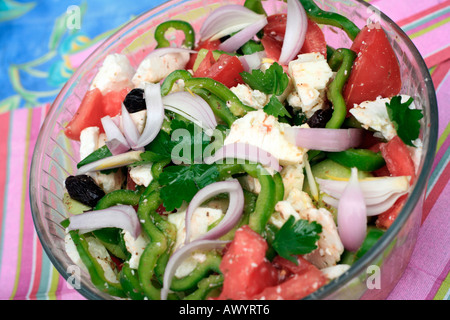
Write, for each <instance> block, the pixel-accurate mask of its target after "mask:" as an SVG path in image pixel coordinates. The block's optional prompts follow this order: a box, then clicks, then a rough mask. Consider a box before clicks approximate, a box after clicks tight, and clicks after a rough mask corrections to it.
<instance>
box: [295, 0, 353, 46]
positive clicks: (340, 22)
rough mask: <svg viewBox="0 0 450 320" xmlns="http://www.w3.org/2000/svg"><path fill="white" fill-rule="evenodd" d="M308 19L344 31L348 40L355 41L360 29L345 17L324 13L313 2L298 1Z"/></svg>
mask: <svg viewBox="0 0 450 320" xmlns="http://www.w3.org/2000/svg"><path fill="white" fill-rule="evenodd" d="M299 1H300V2H301V4H302V5H303V8H305V11H306V14H307V15H308V18H310V19H311V20H312V21H314V22H316V23H318V24H326V25H330V26H334V27H338V28H340V29H342V30H344V31H345V32H346V33H347V35H348V36H349V38H350V39H352V40H355V38H356V36H357V35H358V33H359V31H360V29H359V28H358V27H357V26H356V25H355V24H354V23H353V22H352V21H351V20H350V19H348V18H347V17H344V16H343V15H340V14H338V13H335V12H330V11H324V10H322V9H321V8H319V6H318V5H317V4H316V3H315V2H314V1H313V0H299Z"/></svg>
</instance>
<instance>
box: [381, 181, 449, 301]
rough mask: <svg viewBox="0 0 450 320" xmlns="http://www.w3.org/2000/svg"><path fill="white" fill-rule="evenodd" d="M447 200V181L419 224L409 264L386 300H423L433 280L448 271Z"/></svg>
mask: <svg viewBox="0 0 450 320" xmlns="http://www.w3.org/2000/svg"><path fill="white" fill-rule="evenodd" d="M448 199H450V188H449V184H447V187H446V188H445V189H444V191H443V193H442V194H441V197H440V198H439V199H438V200H437V201H436V203H435V205H434V207H433V209H432V210H431V212H430V214H429V216H428V218H427V219H426V220H425V222H424V224H423V225H422V227H421V229H420V231H419V236H418V238H417V243H416V246H415V248H414V251H413V254H412V257H411V260H410V262H409V264H408V267H407V268H406V270H405V273H404V274H403V276H402V278H401V279H400V281H399V282H398V283H397V286H396V287H395V288H394V290H393V291H392V292H391V294H390V295H389V297H388V299H389V300H425V299H426V298H427V297H428V296H429V294H430V292H431V291H432V289H433V288H435V283H436V282H442V280H443V279H442V276H443V275H444V276H443V277H444V278H445V276H446V275H447V274H448V272H449V271H450V270H449V269H448V267H449V265H448V261H449V260H450V251H449V249H448V244H449V243H450V233H449V231H448V230H450V219H448V214H447V208H448Z"/></svg>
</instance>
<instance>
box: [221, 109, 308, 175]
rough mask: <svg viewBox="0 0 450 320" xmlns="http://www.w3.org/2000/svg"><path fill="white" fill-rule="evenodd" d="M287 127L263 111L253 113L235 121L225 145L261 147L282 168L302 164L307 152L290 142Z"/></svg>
mask: <svg viewBox="0 0 450 320" xmlns="http://www.w3.org/2000/svg"><path fill="white" fill-rule="evenodd" d="M286 127H289V125H288V124H285V123H280V122H278V120H277V119H276V118H275V117H273V116H270V115H268V114H266V113H265V112H264V111H263V110H257V111H251V112H249V113H247V114H246V115H245V116H243V117H242V118H239V119H237V120H236V121H234V123H233V124H232V125H231V130H230V133H229V134H228V136H227V137H226V138H225V141H224V144H225V145H227V144H232V143H237V142H240V143H247V144H249V145H253V146H256V147H259V148H261V149H262V150H264V151H267V152H269V153H271V154H272V155H273V156H274V157H275V158H277V159H278V161H279V163H280V165H282V166H285V165H294V164H299V163H302V161H303V156H304V154H305V153H306V152H307V150H306V149H303V148H300V147H297V146H296V145H294V144H292V143H291V142H289V141H288V139H287V138H286V137H285V134H284V130H285V128H286Z"/></svg>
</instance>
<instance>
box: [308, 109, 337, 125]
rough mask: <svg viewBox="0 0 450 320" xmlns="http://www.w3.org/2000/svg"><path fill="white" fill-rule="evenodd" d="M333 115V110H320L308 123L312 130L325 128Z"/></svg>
mask: <svg viewBox="0 0 450 320" xmlns="http://www.w3.org/2000/svg"><path fill="white" fill-rule="evenodd" d="M332 115H333V109H331V108H327V109H319V110H317V111H316V112H314V114H313V115H312V117H311V118H309V119H308V121H307V123H308V126H309V127H310V128H325V125H326V124H327V122H328V121H330V119H331V116H332Z"/></svg>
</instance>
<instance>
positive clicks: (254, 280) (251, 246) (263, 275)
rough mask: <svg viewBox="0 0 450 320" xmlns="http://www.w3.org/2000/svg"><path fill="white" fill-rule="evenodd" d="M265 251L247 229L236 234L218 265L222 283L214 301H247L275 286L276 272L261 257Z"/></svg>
mask: <svg viewBox="0 0 450 320" xmlns="http://www.w3.org/2000/svg"><path fill="white" fill-rule="evenodd" d="M267 248H268V245H267V242H266V241H265V240H264V238H262V237H261V236H260V235H259V234H258V233H256V232H255V231H253V230H252V229H250V227H249V226H248V225H245V226H243V227H241V228H239V229H238V230H237V231H236V233H235V236H234V239H233V241H232V242H231V244H230V246H229V247H228V249H227V251H226V253H225V255H224V256H223V258H222V262H221V264H220V270H221V271H222V273H223V275H224V282H223V288H222V292H221V294H220V296H219V297H218V300H226V299H232V300H248V299H250V298H252V297H253V296H254V295H255V294H258V293H260V292H261V291H262V290H264V288H266V287H269V286H274V285H276V284H277V283H278V276H277V270H276V269H275V267H274V266H273V265H272V264H271V263H270V262H269V261H268V260H267V259H266V257H265V256H266V251H267Z"/></svg>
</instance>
